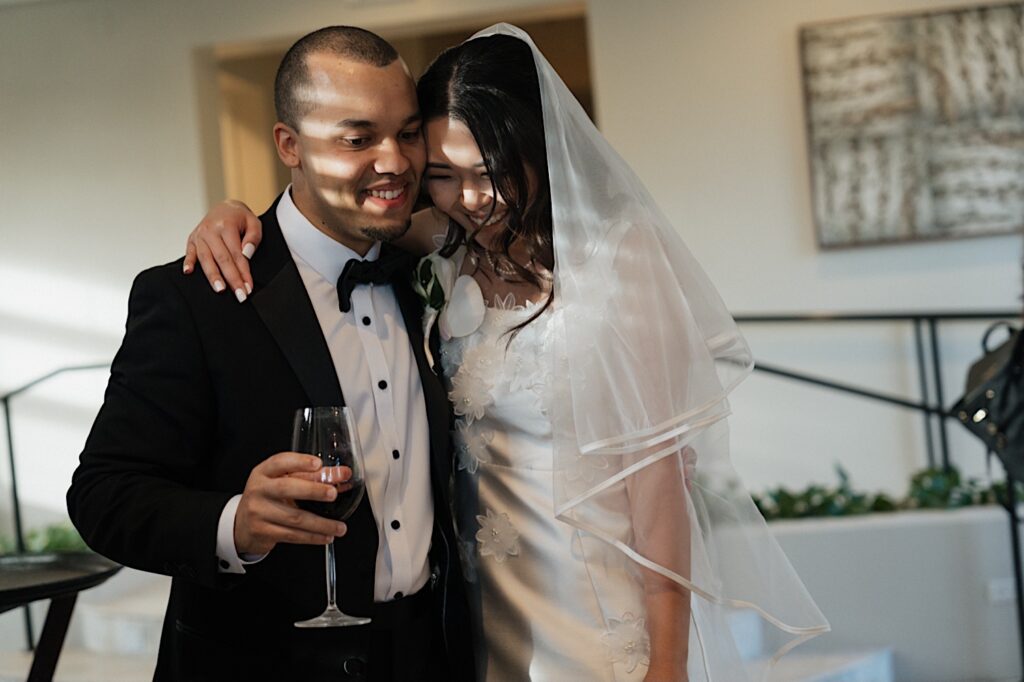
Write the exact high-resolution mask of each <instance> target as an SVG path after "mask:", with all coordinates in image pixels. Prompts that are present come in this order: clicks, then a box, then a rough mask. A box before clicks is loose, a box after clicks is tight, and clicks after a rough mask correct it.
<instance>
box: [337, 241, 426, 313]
mask: <svg viewBox="0 0 1024 682" xmlns="http://www.w3.org/2000/svg"><path fill="white" fill-rule="evenodd" d="M412 260H413V257H412V256H410V255H409V254H407V253H406V252H404V251H402V250H400V249H396V248H391V249H381V253H380V258H378V259H377V260H372V261H371V260H358V259H356V258H353V259H352V260H350V261H349V262H347V263H345V267H344V269H342V271H341V277H339V278H338V308H339V309H340V310H341V312H343V313H347V312H348V311H349V310H351V308H352V290H353V289H355V288H356V287H357V286H359V285H360V284H391V283H392V282H394V281H395V278H396V277H398V276H399V275H401V274H402V273H404V272H408V270H409V268H411V267H412Z"/></svg>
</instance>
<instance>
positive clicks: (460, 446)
mask: <svg viewBox="0 0 1024 682" xmlns="http://www.w3.org/2000/svg"><path fill="white" fill-rule="evenodd" d="M454 436H455V454H456V457H458V462H459V470H460V471H468V472H469V473H471V474H475V473H476V470H477V469H478V468H480V463H481V462H484V463H486V462H489V461H491V458H490V455H488V453H487V446H488V445H490V444H491V442H492V441H493V440H494V432H493V431H491V430H490V429H471V428H469V424H467V423H466V420H464V419H458V420H456V422H455V433H454Z"/></svg>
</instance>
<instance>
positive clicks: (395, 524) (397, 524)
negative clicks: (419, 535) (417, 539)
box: [391, 519, 402, 530]
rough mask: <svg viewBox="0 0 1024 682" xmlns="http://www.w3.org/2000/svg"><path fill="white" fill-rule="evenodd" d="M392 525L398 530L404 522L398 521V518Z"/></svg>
mask: <svg viewBox="0 0 1024 682" xmlns="http://www.w3.org/2000/svg"><path fill="white" fill-rule="evenodd" d="M391 527H392V528H394V529H395V530H398V529H399V528H401V527H402V524H401V523H399V522H398V519H395V520H394V521H392V522H391Z"/></svg>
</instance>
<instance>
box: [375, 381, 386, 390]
mask: <svg viewBox="0 0 1024 682" xmlns="http://www.w3.org/2000/svg"><path fill="white" fill-rule="evenodd" d="M377 386H378V388H380V390H382V391H383V390H384V389H386V388H387V387H388V382H386V381H384V380H383V379H382V380H381V381H378V382H377Z"/></svg>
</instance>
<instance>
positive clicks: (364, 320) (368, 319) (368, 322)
mask: <svg viewBox="0 0 1024 682" xmlns="http://www.w3.org/2000/svg"><path fill="white" fill-rule="evenodd" d="M363 324H365V325H366V326H367V327H369V326H370V318H368V317H364V318H363Z"/></svg>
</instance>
